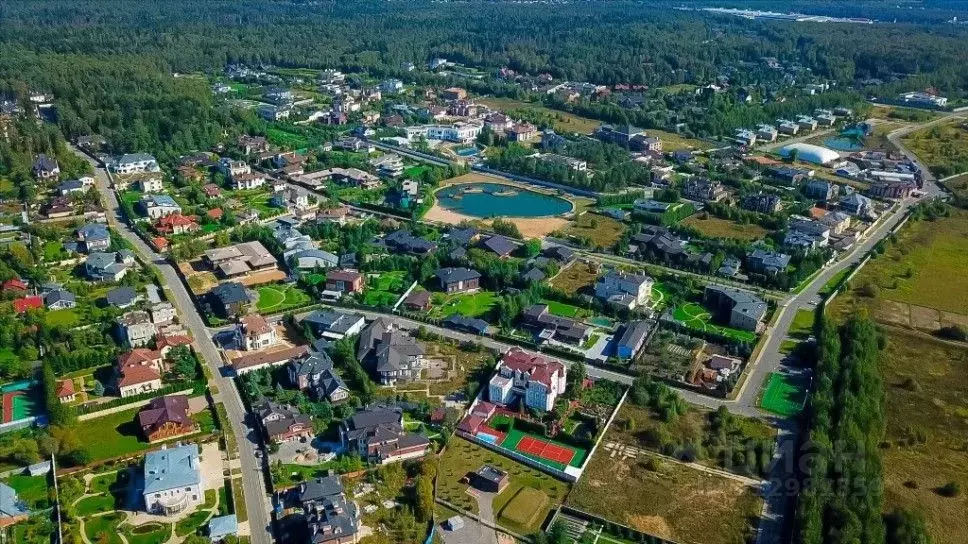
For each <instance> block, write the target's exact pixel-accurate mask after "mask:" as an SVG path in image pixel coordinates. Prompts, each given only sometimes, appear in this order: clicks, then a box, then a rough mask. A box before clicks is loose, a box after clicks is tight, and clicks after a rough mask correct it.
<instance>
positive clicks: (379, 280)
mask: <svg viewBox="0 0 968 544" xmlns="http://www.w3.org/2000/svg"><path fill="white" fill-rule="evenodd" d="M406 278H407V275H406V273H405V272H402V271H393V272H383V273H381V274H379V275H374V276H367V278H366V284H367V285H366V290H365V291H364V293H363V303H364V304H367V305H369V306H393V305H394V304H395V303H396V302H397V299H399V298H400V295H401V294H402V293H403V291H404V290H405V289H406V285H404V282H405V281H406Z"/></svg>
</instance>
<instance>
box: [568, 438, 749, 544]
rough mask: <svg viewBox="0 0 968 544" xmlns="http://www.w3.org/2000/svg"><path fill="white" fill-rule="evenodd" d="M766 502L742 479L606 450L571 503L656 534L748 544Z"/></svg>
mask: <svg viewBox="0 0 968 544" xmlns="http://www.w3.org/2000/svg"><path fill="white" fill-rule="evenodd" d="M606 440H608V437H607V436H606ZM632 498H634V500H632ZM762 503H763V501H762V499H760V497H759V496H757V494H756V492H755V491H754V490H753V489H751V488H749V487H746V486H745V485H743V484H742V483H739V482H737V481H734V480H731V479H728V478H723V477H720V476H715V475H712V474H708V473H706V472H703V471H700V470H696V469H693V468H689V467H687V466H684V465H682V464H679V463H673V462H664V461H657V460H656V458H654V457H652V456H646V455H642V456H639V457H636V458H629V457H625V456H622V455H615V456H610V455H609V453H608V452H606V451H605V450H599V452H598V453H596V455H595V456H594V457H593V458H592V460H591V462H590V463H589V466H588V468H587V469H586V470H585V473H584V475H583V476H582V478H581V480H579V481H578V483H577V484H576V486H575V488H574V490H573V491H572V493H571V494H570V495H569V496H568V504H569V505H571V506H574V507H575V508H578V509H580V510H584V511H587V512H589V513H592V514H596V515H599V516H601V517H603V518H606V519H611V520H614V521H616V522H619V523H622V524H625V525H629V526H631V527H634V528H635V529H638V530H640V531H642V532H645V533H649V534H652V535H655V536H659V537H663V538H667V539H670V540H675V541H678V542H702V543H703V544H745V543H746V542H747V541H748V540H747V539H748V538H750V536H751V535H752V534H753V533H754V531H755V522H751V520H756V519H758V518H759V514H760V510H761V508H762Z"/></svg>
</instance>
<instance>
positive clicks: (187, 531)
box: [175, 510, 211, 536]
mask: <svg viewBox="0 0 968 544" xmlns="http://www.w3.org/2000/svg"><path fill="white" fill-rule="evenodd" d="M210 515H211V513H210V512H209V511H208V510H199V511H196V512H192V513H191V514H189V515H188V517H186V518H184V519H181V520H179V521H178V522H177V523H175V535H176V536H188V535H191V534H194V533H195V532H196V531H198V529H199V528H200V527H201V526H202V525H204V524H205V522H206V521H207V520H208V518H209V516H210Z"/></svg>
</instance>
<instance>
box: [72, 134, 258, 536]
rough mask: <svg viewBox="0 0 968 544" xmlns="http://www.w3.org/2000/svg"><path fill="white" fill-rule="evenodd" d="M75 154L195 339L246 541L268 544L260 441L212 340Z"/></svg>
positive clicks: (166, 270) (103, 178) (171, 274)
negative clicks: (236, 482) (240, 497)
mask: <svg viewBox="0 0 968 544" xmlns="http://www.w3.org/2000/svg"><path fill="white" fill-rule="evenodd" d="M74 152H75V153H77V154H78V155H79V156H81V157H83V158H84V159H86V160H87V161H88V162H90V163H91V165H92V166H93V167H94V170H95V180H96V185H97V188H98V191H100V193H101V197H102V200H103V203H104V205H105V214H106V215H107V218H108V224H110V225H111V227H112V228H114V229H115V230H117V231H118V232H119V233H121V235H122V236H124V238H125V239H126V240H127V241H129V242H130V243H131V244H132V245H133V246H134V248H135V251H136V252H137V253H138V254H139V256H140V257H141V258H142V259H144V260H145V261H146V262H149V263H151V264H152V265H154V266H155V267H156V268H157V269H158V270H159V271H160V272H161V275H162V277H163V278H164V282H165V285H164V287H165V288H166V290H167V292H169V293H171V295H172V296H173V297H174V300H172V301H171V302H172V303H173V304H174V305H175V306H176V307H177V309H178V316H179V318H180V319H181V321H182V323H183V324H184V325H185V326H186V327H187V328H188V329H189V330H190V331H191V333H192V336H193V338H194V339H195V348H196V350H197V351H198V353H199V354H200V355H201V356H202V359H203V360H204V361H205V363H206V364H207V365H208V367H209V369H210V370H211V371H212V376H213V378H212V380H211V381H210V382H209V386H211V385H212V384H214V385H216V386H217V387H218V389H219V392H220V393H221V396H222V398H223V399H224V402H223V404H224V406H225V410H226V412H227V414H228V419H229V421H228V423H229V425H231V427H232V431H233V432H234V433H235V436H236V438H237V441H238V444H239V457H240V460H241V463H242V484H243V485H242V488H243V490H244V493H245V505H246V510H247V512H248V515H249V525H250V527H251V528H252V535H251V540H252V542H253V543H255V544H269V543H271V542H272V540H273V538H272V533H271V527H270V525H269V510H270V505H269V502H268V500H267V497H266V489H265V480H264V478H263V472H262V462H261V461H259V460H258V459H257V458H256V456H255V452H256V450H257V449H258V448H259V437H258V435H257V433H255V432H254V431H251V430H250V429H249V428H248V427H246V425H245V421H246V411H245V408H244V406H243V405H242V399H241V398H240V397H239V394H238V391H237V390H236V389H235V384H233V383H232V379H231V378H230V377H228V376H227V375H223V374H222V372H221V361H222V360H221V357H220V356H219V352H218V350H217V349H216V348H215V344H214V342H212V338H211V336H210V335H209V334H208V330H207V329H206V327H205V323H204V322H203V321H202V318H201V316H200V315H199V314H198V310H197V309H196V308H195V304H194V302H193V301H192V298H191V296H189V294H188V290H187V289H186V288H185V286H184V285H183V284H182V281H181V278H180V276H179V275H178V273H177V272H176V271H175V268H174V267H173V266H172V265H171V264H169V263H168V261H167V260H165V258H164V257H163V256H162V255H159V254H158V253H155V251H154V250H153V249H151V247H149V246H148V244H146V243H145V242H144V241H143V240H142V239H141V238H140V237H139V236H138V235H137V234H136V233H135V232H134V231H133V230H132V229H131V228H130V227H128V225H127V223H125V221H124V218H123V216H122V215H121V211H120V209H119V208H120V205H119V203H118V199H117V197H116V195H115V193H114V191H113V190H112V189H111V187H110V181H109V178H108V175H107V173H106V172H105V170H104V169H103V168H102V167H101V165H100V164H98V163H97V162H96V161H95V160H94V159H92V158H91V157H89V156H87V155H85V154H84V153H83V152H81V151H80V150H78V149H76V148H74Z"/></svg>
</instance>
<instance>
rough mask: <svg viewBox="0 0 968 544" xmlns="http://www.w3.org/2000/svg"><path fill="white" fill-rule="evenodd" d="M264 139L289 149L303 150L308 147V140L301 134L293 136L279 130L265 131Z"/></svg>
mask: <svg viewBox="0 0 968 544" xmlns="http://www.w3.org/2000/svg"><path fill="white" fill-rule="evenodd" d="M266 138H267V139H268V140H269V141H270V142H271V143H273V144H276V145H278V146H281V147H286V148H291V149H303V148H305V147H307V146H308V145H309V140H308V139H307V138H306V137H305V136H303V135H301V134H293V133H292V132H287V131H285V130H283V129H281V128H268V129H266Z"/></svg>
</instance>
